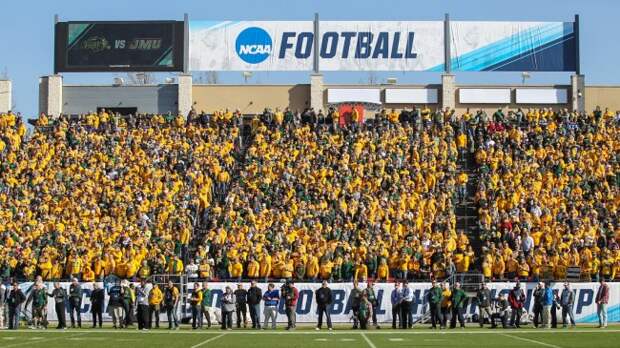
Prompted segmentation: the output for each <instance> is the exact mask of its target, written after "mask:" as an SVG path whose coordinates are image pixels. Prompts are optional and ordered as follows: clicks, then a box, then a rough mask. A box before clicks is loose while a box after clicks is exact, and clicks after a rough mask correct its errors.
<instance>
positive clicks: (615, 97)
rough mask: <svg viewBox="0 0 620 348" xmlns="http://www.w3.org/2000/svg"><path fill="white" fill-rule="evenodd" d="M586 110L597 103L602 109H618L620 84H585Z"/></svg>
mask: <svg viewBox="0 0 620 348" xmlns="http://www.w3.org/2000/svg"><path fill="white" fill-rule="evenodd" d="M585 98H586V111H588V112H591V111H592V110H594V108H596V106H597V105H599V106H600V107H601V108H603V110H604V109H605V108H609V110H611V111H616V110H620V86H586V97H585Z"/></svg>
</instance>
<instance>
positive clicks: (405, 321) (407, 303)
mask: <svg viewBox="0 0 620 348" xmlns="http://www.w3.org/2000/svg"><path fill="white" fill-rule="evenodd" d="M400 291H401V295H400V298H401V302H400V328H401V329H410V328H411V327H412V326H413V323H412V322H411V315H410V314H411V302H413V291H411V289H410V288H409V283H407V281H406V280H403V287H402V288H401V289H400Z"/></svg>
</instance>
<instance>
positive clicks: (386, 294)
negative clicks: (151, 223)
mask: <svg viewBox="0 0 620 348" xmlns="http://www.w3.org/2000/svg"><path fill="white" fill-rule="evenodd" d="M31 285H32V283H24V284H22V285H21V288H22V290H23V291H24V292H25V293H26V292H27V290H28V289H29V288H30V287H31ZM69 285H70V284H69V283H62V284H61V286H62V287H64V288H65V289H67V290H68V289H69ZM280 285H281V284H276V287H277V288H279V287H280ZM46 286H47V288H48V290H49V292H51V289H52V283H46ZM226 286H230V287H231V288H233V289H236V284H234V283H209V288H210V289H211V290H212V292H213V296H214V298H213V303H214V308H213V312H214V313H219V307H220V304H221V298H222V293H223V291H224V289H225V288H226ZM295 286H296V287H297V289H298V290H299V301H298V303H297V321H298V322H300V323H315V322H316V321H317V315H316V310H317V304H316V298H315V294H314V292H315V290H316V289H318V288H319V287H320V286H321V284H319V283H299V284H295ZM329 286H330V288H331V289H332V296H333V302H332V304H331V306H330V313H331V316H332V321H333V322H336V323H348V322H351V317H352V315H353V311H352V309H351V297H350V296H349V294H350V293H351V289H352V288H353V285H352V284H351V283H337V284H336V283H334V284H330V285H329ZM513 286H514V283H490V284H489V288H490V289H491V295H492V297H493V298H495V297H498V296H499V294H500V293H505V294H506V295H507V294H508V292H509V291H510V289H512V288H513ZM535 286H536V284H535V283H528V284H526V286H525V288H524V291H525V294H526V297H527V298H526V303H525V309H527V311H528V313H530V314H531V313H532V309H533V307H534V301H533V292H534V288H535ZM609 286H610V298H609V300H610V302H609V304H608V306H607V308H608V309H607V310H608V318H609V321H610V322H620V284H619V283H609ZM243 287H244V288H245V289H247V288H248V287H249V284H248V283H243ZM259 287H260V288H261V289H262V290H263V293H264V292H265V290H266V289H267V284H264V283H261V284H259ZM360 287H361V288H364V287H365V285H362V284H360ZM429 287H430V284H428V283H413V284H409V288H410V289H411V290H412V291H413V298H414V301H413V303H412V305H411V312H412V313H413V317H414V318H418V317H420V316H421V315H423V314H424V312H425V311H426V310H427V309H428V306H427V304H426V298H427V296H426V294H427V292H428V290H429ZM598 287H599V284H598V283H574V284H572V289H573V291H574V292H575V305H574V313H575V320H576V321H577V322H578V323H595V322H597V314H596V310H597V308H596V303H595V301H594V300H595V297H596V292H597V290H598ZM82 288H83V298H82V308H81V312H82V320H90V319H91V313H90V311H91V304H90V299H89V295H90V293H91V290H92V284H84V285H83V286H82ZM192 288H193V287H192V284H190V289H192ZM374 288H375V294H376V296H377V300H378V302H379V306H378V307H377V308H376V312H377V319H378V321H380V322H383V323H385V322H390V323H391V321H392V305H391V302H390V295H391V293H392V291H393V290H394V284H391V283H379V284H375V287H374ZM553 288H554V289H557V290H558V291H560V292H561V291H562V284H561V283H557V284H555V285H554V286H553ZM105 303H106V305H107V303H108V297H107V293H106V300H105ZM179 310H180V311H183V309H182V308H179ZM278 311H279V314H278V317H277V321H278V322H280V323H283V322H286V316H285V312H284V301H280V306H279V308H278ZM477 312H478V309H477V305H476V303H474V302H473V301H468V303H467V306H466V311H465V316H466V317H471V316H473V315H474V314H476V313H477ZM185 313H186V314H187V315H189V313H190V310H189V308H185ZM558 315H559V316H561V315H560V314H558ZM48 319H49V320H56V313H55V312H54V303H53V301H50V302H49V303H48ZM161 319H162V320H166V315H165V314H162V316H161ZM261 319H262V308H261ZM104 320H106V321H111V317H110V316H109V315H108V314H107V313H105V314H104Z"/></svg>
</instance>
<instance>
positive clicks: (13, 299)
mask: <svg viewBox="0 0 620 348" xmlns="http://www.w3.org/2000/svg"><path fill="white" fill-rule="evenodd" d="M24 301H26V295H24V293H23V292H22V290H21V289H17V290H13V289H11V292H10V293H9V296H8V297H7V299H6V303H7V304H8V305H9V307H11V308H17V307H18V306H20V305H21V304H22V303H24Z"/></svg>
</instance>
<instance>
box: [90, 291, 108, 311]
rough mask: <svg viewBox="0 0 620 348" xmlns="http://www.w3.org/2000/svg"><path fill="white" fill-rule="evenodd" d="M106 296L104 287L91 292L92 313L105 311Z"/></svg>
mask: <svg viewBox="0 0 620 348" xmlns="http://www.w3.org/2000/svg"><path fill="white" fill-rule="evenodd" d="M104 298H105V294H104V292H103V289H94V290H93V291H92V292H91V293H90V303H91V309H90V311H91V312H92V313H99V312H103V301H104Z"/></svg>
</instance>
